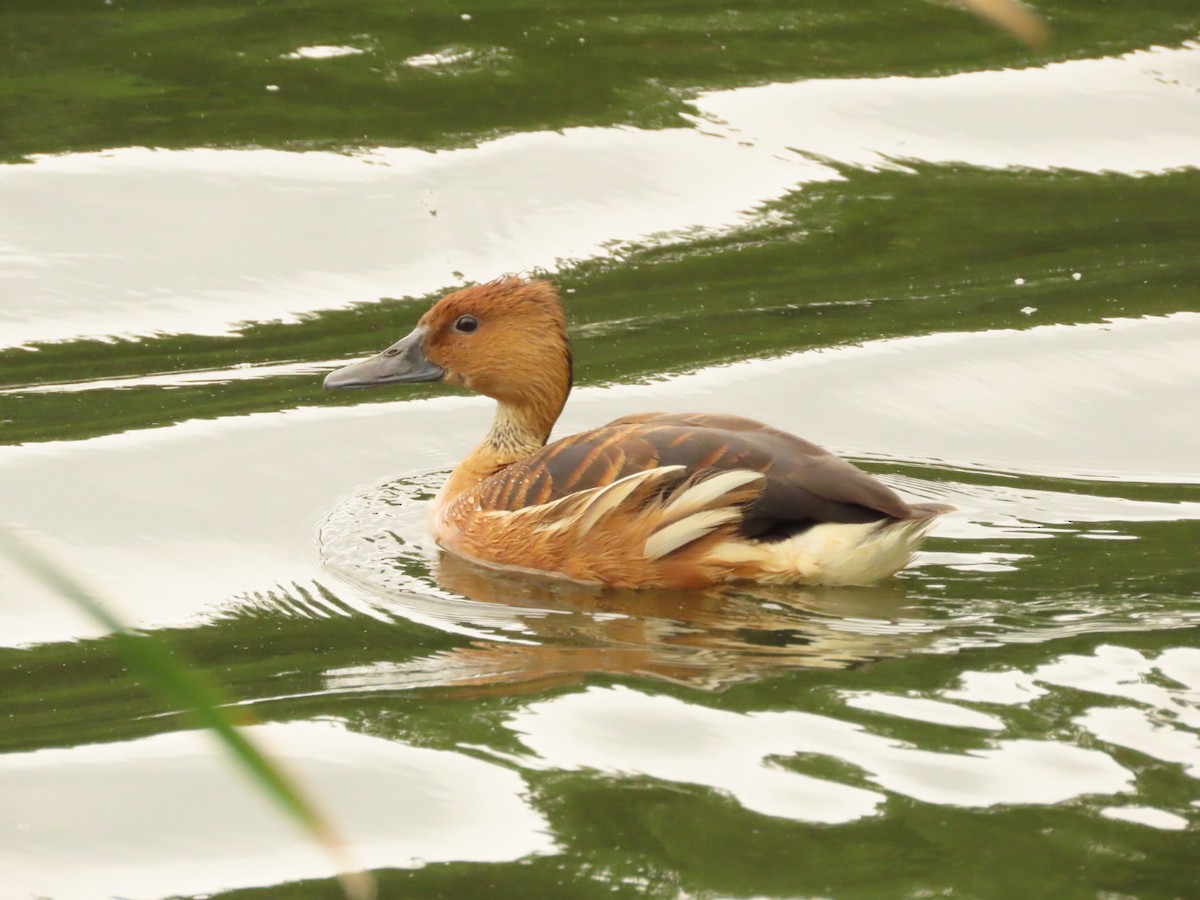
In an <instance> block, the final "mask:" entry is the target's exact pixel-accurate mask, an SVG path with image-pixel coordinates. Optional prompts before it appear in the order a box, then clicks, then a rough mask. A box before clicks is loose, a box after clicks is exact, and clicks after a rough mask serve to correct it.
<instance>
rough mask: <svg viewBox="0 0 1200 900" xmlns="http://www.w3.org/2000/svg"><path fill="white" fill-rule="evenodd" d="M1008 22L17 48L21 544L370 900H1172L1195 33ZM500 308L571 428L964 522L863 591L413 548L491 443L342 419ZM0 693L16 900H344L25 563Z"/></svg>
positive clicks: (1180, 767) (13, 173)
mask: <svg viewBox="0 0 1200 900" xmlns="http://www.w3.org/2000/svg"><path fill="white" fill-rule="evenodd" d="M60 7H61V8H60ZM1042 10H1043V12H1045V13H1046V14H1047V15H1048V17H1049V18H1050V19H1051V21H1052V23H1053V24H1054V26H1055V29H1056V31H1057V33H1058V39H1057V40H1056V42H1055V44H1054V45H1052V47H1051V48H1050V49H1049V50H1048V51H1046V53H1045V54H1042V55H1036V54H1033V53H1031V52H1030V51H1025V50H1022V49H1020V48H1019V47H1016V46H1014V45H1012V44H1011V43H1010V42H1009V41H1008V40H1007V39H1006V38H1005V37H1003V36H1002V35H999V34H996V33H993V32H991V31H990V30H988V29H987V28H986V27H985V26H983V25H982V24H980V23H977V22H975V21H974V20H972V19H970V18H968V17H966V16H965V15H963V14H961V13H959V12H956V11H954V10H950V9H945V8H943V7H938V6H936V5H904V4H900V5H897V4H889V5H875V6H871V5H868V6H865V7H863V8H861V9H856V10H855V11H846V10H844V9H842V8H841V6H840V5H837V4H810V5H809V6H807V7H804V8H803V9H798V8H795V7H794V6H788V7H786V8H785V7H784V6H780V5H775V6H771V5H766V6H763V5H758V6H747V5H744V4H743V5H735V6H732V7H729V8H722V9H721V10H715V9H714V10H708V9H701V8H697V7H693V6H688V5H686V4H683V5H669V6H667V7H663V8H659V9H655V10H653V11H647V10H646V9H645V8H644V7H642V6H636V5H629V4H623V3H612V4H606V5H604V6H603V7H597V8H596V9H595V10H593V9H588V10H583V9H580V10H574V11H570V12H569V13H568V12H567V11H564V10H562V9H557V8H556V9H555V10H545V11H543V10H533V9H528V8H525V7H519V6H513V5H493V6H492V7H489V8H488V9H467V8H464V9H458V8H454V9H450V8H440V7H438V8H434V7H429V6H417V7H413V8H412V9H407V8H406V10H396V9H393V8H392V7H391V6H388V5H373V4H366V5H363V6H362V8H361V9H360V10H359V11H358V12H357V13H356V14H355V15H354V16H348V15H347V14H346V13H345V11H344V10H332V9H326V8H324V7H321V6H319V5H318V6H312V5H308V6H303V7H301V6H296V5H292V6H289V5H287V4H284V5H283V6H279V7H276V8H273V9H272V10H270V11H268V10H265V9H263V8H260V7H258V6H256V5H253V4H232V5H228V4H227V5H225V6H213V5H211V4H210V5H204V4H201V5H199V6H197V7H195V8H194V9H190V10H180V9H175V8H173V7H170V8H168V6H165V5H161V4H150V5H148V6H144V7H142V8H137V9H134V8H123V7H120V6H119V5H118V4H113V5H109V6H106V7H104V8H103V9H100V8H97V9H96V10H90V11H84V10H80V9H75V8H74V7H69V8H68V6H67V5H62V4H57V5H56V4H53V3H52V4H50V5H49V6H47V5H45V4H40V5H38V6H37V7H36V8H34V7H32V6H30V7H28V8H24V7H23V8H21V9H17V10H14V12H13V15H12V16H11V17H10V18H9V22H10V25H9V30H8V34H7V40H9V42H10V43H11V45H12V52H10V53H9V54H8V55H7V56H6V58H5V60H4V61H3V62H0V67H3V68H2V71H3V73H4V75H5V78H4V79H3V80H2V82H0V83H2V84H3V85H4V86H3V87H2V88H0V106H2V107H3V108H4V109H5V110H6V111H7V112H6V121H8V122H10V123H11V124H10V126H9V127H8V128H7V129H6V130H5V131H4V132H2V133H0V142H3V147H4V149H5V155H4V158H5V160H6V161H7V162H6V163H5V164H4V165H2V166H0V518H3V519H4V520H5V521H7V522H10V523H12V524H13V525H14V526H15V527H16V528H18V529H19V530H20V531H21V532H22V533H23V534H25V535H26V536H27V537H29V538H30V539H31V540H32V541H33V542H35V543H36V544H37V545H38V546H39V547H41V548H42V549H44V550H45V551H46V552H48V553H49V554H51V555H52V556H53V558H55V559H56V560H58V561H60V562H61V563H62V564H63V565H64V566H66V567H68V568H69V569H70V570H71V571H72V572H74V573H76V574H77V575H78V576H80V577H81V578H83V579H84V580H85V581H86V582H87V583H88V584H89V585H91V586H92V587H94V589H95V590H97V591H99V592H100V593H102V594H103V595H104V596H105V597H106V598H109V600H110V602H111V604H112V606H113V608H114V609H115V610H116V611H118V612H120V613H121V614H122V615H124V616H125V617H126V618H127V619H128V620H129V621H130V622H132V623H134V624H135V625H137V627H139V628H142V629H144V630H146V631H148V632H150V633H153V634H154V635H156V636H157V637H159V638H160V639H162V640H163V641H165V642H166V643H167V644H168V645H169V646H170V647H171V648H172V649H174V650H176V651H177V652H178V653H179V654H180V655H181V656H183V657H185V658H187V659H190V660H191V661H193V662H194V663H195V664H196V665H197V666H198V667H199V668H201V669H202V670H204V671H205V673H206V674H208V675H209V676H210V677H212V678H213V679H215V680H216V681H217V682H218V683H220V684H221V685H222V686H223V687H224V688H225V689H226V690H227V691H228V692H229V693H230V694H231V695H232V696H233V697H235V698H236V702H237V703H238V709H239V710H240V711H242V712H244V713H245V714H247V715H248V716H252V717H253V720H254V721H255V722H256V723H257V724H254V725H252V726H250V727H251V728H252V729H253V731H254V732H255V733H257V734H258V736H259V737H260V738H261V739H262V740H263V741H264V742H266V743H267V744H269V745H270V746H271V747H272V748H274V749H275V750H276V752H277V753H278V755H279V756H280V757H281V759H282V760H283V761H284V762H285V763H286V764H287V765H288V766H289V768H291V769H293V770H294V771H295V772H296V773H297V774H298V775H299V776H300V777H301V778H302V779H303V780H304V781H305V782H306V783H307V784H309V785H310V786H311V788H312V790H313V792H314V793H315V795H316V796H317V798H318V799H320V800H321V801H322V802H323V803H324V804H325V805H326V806H327V807H328V808H329V811H330V814H331V816H333V817H334V818H335V819H336V820H337V821H339V822H340V823H342V825H343V827H344V830H345V832H346V834H347V836H348V839H349V842H350V844H351V846H352V849H353V851H354V853H355V854H356V856H357V858H358V859H360V860H361V862H362V864H363V865H364V866H366V867H368V868H370V869H372V870H373V871H375V873H376V875H377V877H378V879H379V881H380V884H381V894H382V896H385V897H390V896H445V897H462V896H476V895H479V896H508V895H513V896H516V895H521V896H528V895H530V894H534V895H538V896H564V897H566V896H569V897H591V896H613V895H616V896H652V897H672V898H674V897H747V898H749V897H798V896H830V897H859V896H881V897H883V896H887V897H893V896H929V895H931V894H943V893H945V894H953V895H955V896H966V897H1006V896H1018V895H1020V896H1026V895H1029V894H1030V893H1035V894H1038V895H1047V896H1062V897H1075V896H1079V897H1095V896H1102V895H1103V896H1155V897H1157V896H1164V897H1167V896H1171V897H1173V896H1179V897H1183V896H1191V895H1194V894H1196V893H1197V891H1198V890H1200V876H1197V874H1196V867H1195V865H1194V859H1195V856H1196V850H1197V844H1196V837H1195V830H1196V827H1197V822H1198V817H1200V789H1198V785H1197V778H1198V777H1200V650H1198V649H1197V640H1196V634H1197V630H1196V629H1197V626H1198V625H1200V605H1198V604H1197V593H1198V588H1200V566H1198V564H1197V556H1196V553H1197V550H1196V548H1197V546H1198V544H1197V536H1198V534H1200V530H1198V527H1200V526H1198V525H1197V520H1198V519H1200V462H1198V460H1200V418H1197V416H1195V415H1194V414H1193V413H1192V409H1193V408H1194V407H1195V399H1194V398H1195V397H1196V396H1200V365H1198V364H1197V361H1198V360H1200V300H1198V299H1197V298H1198V297H1200V293H1198V291H1200V242H1198V241H1197V234H1198V233H1200V231H1198V228H1197V226H1198V225H1200V221H1198V219H1197V213H1196V210H1197V209H1200V172H1198V167H1200V43H1198V42H1197V37H1198V35H1200V17H1198V16H1197V14H1196V11H1195V9H1194V8H1193V6H1192V5H1189V4H1184V3H1168V2H1157V3H1140V4H1132V3H1117V4H1111V3H1110V4H1106V5H1105V6H1104V8H1103V9H1098V8H1095V7H1093V6H1092V5H1084V4H1073V3H1063V4H1059V5H1056V6H1054V7H1042ZM67 26H70V27H67ZM34 101H36V102H34ZM504 272H530V273H534V274H543V275H546V276H548V277H552V278H553V279H554V280H555V281H556V282H557V283H558V284H559V285H560V288H561V289H562V291H563V294H564V298H565V300H566V304H567V308H568V314H569V318H570V322H571V328H572V333H573V336H574V348H575V357H576V361H577V375H578V382H579V384H578V386H577V389H576V391H575V393H574V394H573V395H572V399H571V401H570V403H569V404H568V406H567V409H566V411H565V413H564V416H563V419H562V421H561V422H560V424H559V427H558V432H559V433H562V434H566V433H570V432H571V431H573V430H576V429H580V428H585V427H590V426H593V425H596V424H599V423H602V422H605V421H608V420H609V419H611V418H614V417H617V416H620V415H624V414H627V413H630V412H634V411H640V410H648V409H661V410H706V411H715V412H721V411H724V412H737V413H740V414H744V415H750V416H753V417H756V418H759V419H761V420H763V421H767V422H770V423H771V424H774V425H776V426H779V427H782V428H786V429H788V430H791V431H795V432H797V433H800V434H802V435H804V436H805V437H808V438H810V439H812V440H815V441H817V442H819V443H822V444H823V445H825V446H828V447H830V448H832V449H834V450H837V451H838V452H840V453H843V454H845V455H847V456H849V457H850V458H852V459H854V460H856V461H858V462H859V463H860V464H862V465H863V466H864V467H866V468H868V469H870V470H871V471H873V472H875V473H877V474H879V476H880V477H881V478H883V479H884V480H886V481H887V482H888V483H889V484H891V485H892V486H894V487H895V488H896V489H898V490H899V491H901V492H902V493H903V494H905V495H906V496H908V497H911V498H914V499H923V500H936V501H941V502H948V503H951V504H953V505H954V506H955V507H956V508H957V510H958V511H957V512H956V513H954V514H953V515H951V516H948V517H946V519H945V520H944V521H943V523H942V524H941V525H940V526H939V528H938V529H937V531H936V533H935V536H934V537H933V539H931V540H930V541H929V543H928V544H927V545H926V547H925V549H924V550H923V551H922V552H921V553H920V554H919V555H918V557H917V559H916V560H915V561H914V563H913V565H912V566H910V567H909V568H908V569H906V570H905V571H904V572H903V573H901V574H900V576H898V577H897V578H895V579H892V580H889V581H888V582H886V583H884V584H881V585H878V586H875V587H872V588H862V589H836V590H835V589H811V588H810V589H802V588H796V589H780V588H762V587H755V586H748V585H743V586H737V587H733V588H730V589H725V590H714V591H708V592H691V593H671V592H636V591H625V592H620V591H600V590H595V589H589V588H580V587H574V586H570V585H565V584H562V583H560V582H556V581H547V580H541V579H537V578H526V577H516V576H509V575H504V574H498V573H494V572H489V571H483V570H480V569H478V568H476V567H473V566H471V565H469V564H465V563H463V562H461V561H458V560H455V559H453V558H450V557H447V556H445V555H443V554H441V553H440V551H439V550H438V548H437V547H436V546H434V545H433V543H432V542H431V540H430V538H429V536H428V533H427V532H426V530H425V527H424V517H425V514H426V512H427V510H428V504H429V500H430V498H431V496H432V493H433V491H435V490H436V488H437V486H438V484H440V481H441V479H442V478H443V477H444V475H445V473H446V472H447V471H448V470H449V469H450V468H451V467H452V466H453V465H454V463H455V462H456V461H457V460H458V459H459V458H461V456H462V455H463V454H464V453H465V452H466V451H467V450H468V449H469V448H470V446H472V444H473V443H474V442H475V441H476V440H478V438H479V436H480V435H481V434H482V433H483V431H484V430H485V429H486V427H487V425H488V423H489V421H490V417H491V408H490V404H489V402H488V401H486V400H483V399H481V398H475V397H468V396H465V395H461V394H457V393H455V392H453V391H450V390H447V389H442V388H437V387H427V386H414V387H411V388H396V389H387V390H380V391H378V392H373V393H368V392H363V393H355V394H353V395H351V396H338V395H335V396H328V397H327V396H325V395H323V394H322V393H321V392H320V389H319V387H320V380H321V377H322V376H323V374H324V373H325V372H326V371H328V370H330V369H332V368H334V367H335V366H337V365H340V364H342V363H343V362H345V361H347V360H350V359H354V358H358V357H361V356H363V355H365V354H367V353H370V352H375V351H377V350H379V349H381V348H382V347H384V346H386V345H387V344H389V343H390V342H392V341H393V340H395V339H396V338H397V337H399V336H401V335H402V334H403V333H406V332H407V331H408V329H409V328H410V327H411V324H412V322H413V321H414V320H415V319H416V317H417V316H418V315H419V314H420V312H421V311H422V310H423V309H424V308H425V306H426V304H427V303H428V302H429V301H430V300H431V299H432V298H433V297H435V296H437V295H438V294H440V293H442V292H444V291H448V290H451V289H454V288H456V287H459V286H461V285H462V284H464V283H468V282H470V281H472V280H481V279H487V278H491V277H494V276H496V275H499V274H502V273H504ZM0 647H2V648H3V649H0V673H2V674H0V679H2V680H0V684H3V686H4V687H5V690H4V692H3V696H4V699H3V700H0V714H2V716H3V721H4V722H6V723H7V726H6V727H5V728H4V729H2V730H0V744H2V746H0V885H3V887H4V890H3V891H0V893H3V894H4V896H6V897H7V896H10V895H11V896H13V897H53V898H57V900H67V898H109V897H137V898H167V897H179V896H188V897H191V896H222V897H230V898H233V897H238V898H241V897H255V898H259V897H262V898H267V897H271V898H285V897H286V898H293V897H297V896H305V897H309V896H311V897H332V896H336V885H335V883H334V882H333V881H332V880H331V879H330V875H331V874H332V873H331V868H330V864H329V862H328V861H327V860H325V859H324V858H323V857H322V856H321V855H320V854H319V852H318V851H317V850H315V849H314V848H312V847H311V846H309V845H308V844H307V843H306V841H305V839H304V838H303V837H302V836H301V835H299V834H298V833H296V832H295V831H294V830H293V828H292V827H291V826H290V825H289V824H288V823H286V822H285V821H284V820H282V819H281V818H280V817H279V816H278V815H277V814H276V812H275V811H274V810H273V809H271V808H270V807H269V806H268V805H267V804H266V802H265V801H263V800H261V799H260V798H259V797H258V796H257V795H256V794H255V793H254V791H253V789H252V788H251V787H249V786H248V785H247V784H245V783H244V782H243V780H242V777H241V776H240V775H238V774H237V773H236V772H234V771H233V770H231V769H230V768H228V767H227V766H226V765H225V764H224V762H223V759H222V757H221V755H220V751H219V750H218V749H217V748H216V746H215V745H214V744H213V742H212V741H211V740H210V739H209V738H208V737H207V736H206V735H204V734H202V733H198V732H196V731H195V730H194V726H193V725H192V724H191V723H190V722H189V721H188V720H187V719H186V718H185V717H183V716H181V715H180V714H178V713H177V711H175V710H173V709H171V708H170V707H169V706H167V705H165V704H164V703H163V702H162V701H161V700H159V699H158V698H157V696H156V695H154V694H152V693H150V692H148V691H147V690H146V689H145V687H144V686H143V685H141V684H139V683H138V679H137V678H136V677H134V676H133V675H131V674H130V673H128V672H127V671H126V670H125V667H124V665H123V663H122V662H121V660H120V658H119V657H118V656H117V655H116V654H115V653H114V650H113V647H112V642H111V640H110V639H109V638H108V637H106V636H105V635H104V634H103V633H102V632H101V631H98V630H97V629H96V628H95V626H93V625H91V624H90V623H88V622H86V621H84V620H82V619H81V618H80V617H79V616H78V615H77V614H76V613H74V612H73V610H72V609H71V608H70V607H68V606H65V605H64V604H63V603H62V602H61V601H60V600H58V599H57V598H55V597H53V596H50V595H48V594H47V592H46V591H45V590H44V589H43V588H41V587H40V586H38V585H36V584H33V583H30V582H28V581H27V580H26V579H25V578H24V577H23V576H21V575H19V574H18V573H17V572H16V571H14V570H13V569H12V567H11V566H9V565H8V564H3V565H0Z"/></svg>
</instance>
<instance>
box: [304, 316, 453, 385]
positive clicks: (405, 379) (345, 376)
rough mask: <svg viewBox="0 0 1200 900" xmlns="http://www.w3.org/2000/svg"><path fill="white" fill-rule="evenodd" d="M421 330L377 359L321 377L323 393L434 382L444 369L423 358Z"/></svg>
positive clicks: (422, 335)
mask: <svg viewBox="0 0 1200 900" xmlns="http://www.w3.org/2000/svg"><path fill="white" fill-rule="evenodd" d="M424 343H425V329H424V328H418V329H417V330H416V331H414V332H413V333H412V334H410V335H409V336H408V337H406V338H403V339H401V340H399V341H396V343H394V344H392V346H390V347H388V348H387V349H386V350H384V351H383V352H382V353H380V354H379V355H378V356H372V357H371V358H370V359H364V360H363V361H362V362H356V363H351V364H350V365H348V366H343V367H342V368H340V369H334V370H333V371H332V372H330V373H329V374H328V375H326V376H325V390H327V391H339V390H345V389H348V388H368V387H375V386H376V385H380V384H410V383H412V382H417V381H437V380H438V379H440V378H441V377H442V376H443V375H445V374H446V372H445V370H444V369H443V368H442V367H441V366H438V365H435V364H434V363H431V362H430V361H429V360H428V359H426V358H425V351H424Z"/></svg>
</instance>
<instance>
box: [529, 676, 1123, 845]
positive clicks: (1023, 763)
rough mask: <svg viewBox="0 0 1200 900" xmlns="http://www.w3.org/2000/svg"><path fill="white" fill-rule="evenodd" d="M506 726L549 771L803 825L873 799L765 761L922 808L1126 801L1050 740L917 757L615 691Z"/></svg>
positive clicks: (830, 726)
mask: <svg viewBox="0 0 1200 900" xmlns="http://www.w3.org/2000/svg"><path fill="white" fill-rule="evenodd" d="M509 727H510V728H511V729H512V730H513V731H514V732H516V733H517V734H518V735H519V736H520V738H521V741H522V743H524V744H525V745H526V746H527V747H528V748H529V749H530V750H531V751H533V752H534V753H536V754H537V755H538V756H539V757H541V758H542V759H544V760H546V761H547V762H548V763H550V764H551V765H553V766H555V767H557V768H563V769H572V770H574V769H594V770H597V771H599V772H603V773H607V774H614V775H621V776H625V777H637V776H648V777H651V778H658V779H661V780H664V781H671V782H677V783H686V784H697V785H703V786H706V787H710V788H713V789H716V790H719V791H722V792H724V793H728V794H730V795H731V796H732V797H734V798H735V799H736V800H737V801H738V802H739V803H741V804H742V805H743V806H745V807H746V808H747V809H751V810H754V811H757V812H761V813H764V814H766V815H772V816H779V817H782V818H789V819H795V820H798V821H804V822H825V823H841V822H850V821H854V820H855V819H860V818H863V817H865V816H869V815H872V814H874V813H876V812H878V811H879V807H880V805H881V804H882V803H883V802H884V800H885V795H884V794H880V793H879V792H878V791H874V790H867V789H864V788H862V787H858V786H854V785H847V784H843V783H840V782H839V781H833V780H830V779H829V778H817V777H813V776H810V775H806V774H801V773H800V772H796V771H792V770H791V769H789V768H786V767H785V766H783V765H781V764H780V763H777V762H775V761H774V760H775V759H786V758H788V757H794V756H796V755H800V754H804V755H806V760H807V761H806V763H805V768H806V769H809V770H812V769H814V768H815V769H817V770H819V769H820V764H819V763H818V762H814V761H812V760H811V757H813V756H816V757H822V756H823V757H830V758H833V759H836V760H838V761H840V762H841V763H848V764H850V765H852V766H854V767H857V768H858V769H860V770H861V771H862V772H863V775H864V778H865V779H866V781H867V782H869V783H872V784H874V785H876V786H878V787H879V788H882V789H883V790H885V791H888V792H891V793H896V794H902V795H904V796H907V797H911V798H913V799H916V800H920V801H922V802H925V803H938V804H947V805H952V806H962V807H990V806H997V805H1002V804H1018V803H1019V804H1053V803H1061V802H1063V801H1066V800H1069V799H1072V798H1074V797H1079V796H1082V795H1085V794H1112V793H1121V792H1125V791H1128V790H1129V789H1130V788H1131V786H1132V782H1133V776H1132V774H1131V773H1130V772H1129V771H1128V770H1126V769H1125V768H1123V767H1122V766H1120V765H1118V764H1117V763H1116V762H1114V761H1113V760H1112V759H1111V758H1110V757H1109V756H1108V755H1107V754H1104V753H1102V752H1099V751H1095V750H1088V749H1084V748H1081V747H1075V746H1071V745H1069V744H1064V743H1060V742H1056V741H1035V740H1023V739H1012V740H995V741H991V742H989V744H988V745H986V746H984V747H981V748H980V749H977V750H972V751H969V752H967V753H946V752H938V751H932V750H923V749H921V748H919V747H915V746H912V745H911V744H908V743H905V742H903V741H899V740H896V739H893V738H889V737H885V736H883V735H879V734H874V733H872V732H871V731H869V730H867V729H866V728H864V727H862V726H860V725H856V724H854V723H851V722H845V721H841V720H839V719H834V718H830V717H827V716H820V715H814V714H811V713H804V712H792V711H789V712H760V713H750V714H741V713H732V712H724V711H721V710H715V709H710V708H708V707H702V706H698V705H693V704H688V703H685V702H683V701H680V700H677V699H674V698H672V697H666V696H650V695H647V694H643V693H640V692H637V691H632V690H628V689H624V688H592V689H589V690H586V691H583V692H580V693H576V694H570V695H567V696H563V697H558V698H556V699H554V700H550V701H547V702H545V703H536V704H533V705H532V706H530V707H528V708H527V709H525V710H523V711H521V712H519V713H517V714H515V715H514V716H512V718H511V719H510V721H509Z"/></svg>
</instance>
